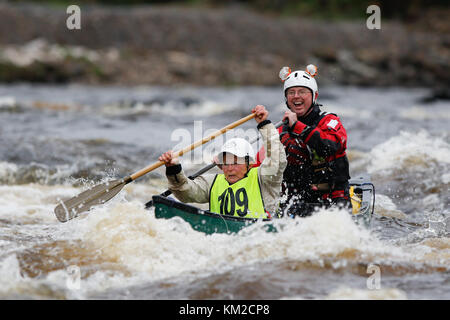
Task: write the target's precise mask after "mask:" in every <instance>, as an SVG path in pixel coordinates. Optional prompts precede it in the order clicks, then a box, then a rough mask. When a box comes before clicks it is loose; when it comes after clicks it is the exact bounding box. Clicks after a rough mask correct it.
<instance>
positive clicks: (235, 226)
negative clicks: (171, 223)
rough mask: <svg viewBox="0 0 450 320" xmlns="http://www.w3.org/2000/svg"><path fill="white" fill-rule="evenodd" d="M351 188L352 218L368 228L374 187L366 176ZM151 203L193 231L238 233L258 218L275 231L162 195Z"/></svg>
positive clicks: (164, 216) (268, 222)
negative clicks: (261, 222) (187, 225)
mask: <svg viewBox="0 0 450 320" xmlns="http://www.w3.org/2000/svg"><path fill="white" fill-rule="evenodd" d="M350 188H351V190H350V191H351V192H350V195H351V198H352V207H353V212H352V218H353V219H354V221H355V222H356V223H357V224H359V225H363V226H365V227H367V228H368V227H369V226H370V222H371V219H372V214H373V210H374V205H375V188H374V186H373V184H372V183H371V182H370V178H368V177H359V178H356V179H352V180H350ZM153 204H154V206H155V216H156V218H158V219H171V218H174V217H180V218H182V219H183V220H185V221H187V222H188V223H189V224H190V225H191V227H192V228H193V229H194V230H196V231H200V232H203V233H206V234H214V233H228V234H230V233H237V232H239V231H240V230H242V229H243V228H245V227H247V226H249V225H251V224H254V223H256V222H257V221H261V220H262V221H263V227H264V228H265V229H266V231H268V232H276V231H277V230H276V228H275V227H274V226H273V224H272V223H271V219H259V220H258V219H248V218H241V217H235V216H226V215H220V214H216V213H212V212H209V211H205V210H201V209H199V208H197V207H194V206H192V205H188V204H185V203H182V202H179V201H176V200H174V199H171V198H166V197H163V196H153Z"/></svg>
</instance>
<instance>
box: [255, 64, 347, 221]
mask: <svg viewBox="0 0 450 320" xmlns="http://www.w3.org/2000/svg"><path fill="white" fill-rule="evenodd" d="M317 74H318V70H317V67H316V66H314V65H312V64H310V65H308V66H307V67H306V70H297V71H291V69H290V68H289V67H283V68H282V69H281V70H280V73H279V77H280V79H281V81H282V82H283V95H284V100H285V103H286V106H287V108H288V110H286V112H285V114H284V116H283V120H288V121H289V123H288V124H287V125H284V126H282V127H280V128H279V129H278V131H279V133H280V140H281V142H282V144H283V145H284V148H285V151H286V156H287V160H288V164H287V167H286V170H285V172H284V176H283V195H285V196H286V197H283V198H285V199H286V201H285V202H284V203H283V204H282V205H281V206H282V208H283V209H284V212H286V213H287V214H289V215H294V216H295V215H298V216H307V215H310V214H311V213H312V212H313V211H314V210H315V208H317V207H329V206H332V205H338V206H341V207H347V208H351V203H350V198H349V183H348V179H350V175H349V163H348V160H347V156H346V149H347V132H346V130H345V128H344V126H343V124H342V122H341V120H340V118H339V117H338V116H337V115H336V114H333V113H328V112H323V111H321V110H320V105H319V104H318V103H317V99H318V97H319V90H318V86H317V82H316V80H315V77H316V76H317ZM262 156H263V155H262ZM262 158H263V157H260V154H258V156H257V159H258V162H259V161H260V160H259V159H262Z"/></svg>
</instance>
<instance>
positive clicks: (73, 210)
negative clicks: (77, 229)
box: [55, 179, 131, 222]
mask: <svg viewBox="0 0 450 320" xmlns="http://www.w3.org/2000/svg"><path fill="white" fill-rule="evenodd" d="M130 181H131V180H130V179H120V180H113V181H109V182H105V183H102V184H99V185H98V186H95V187H93V188H91V189H88V190H86V191H84V192H82V193H80V194H79V195H77V196H76V197H73V198H71V199H69V200H66V201H64V202H61V203H60V204H59V205H57V206H56V207H55V215H56V218H57V219H58V220H59V221H60V222H66V221H69V220H71V219H73V218H75V217H76V216H77V215H78V214H80V213H81V212H84V211H88V210H89V209H91V208H92V207H93V206H95V205H98V204H103V203H105V202H106V201H108V200H110V199H111V198H112V197H114V196H115V195H116V194H118V193H119V191H120V190H122V188H123V187H124V186H125V185H126V184H127V183H128V182H130Z"/></svg>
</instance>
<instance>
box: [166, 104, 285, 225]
mask: <svg viewBox="0 0 450 320" xmlns="http://www.w3.org/2000/svg"><path fill="white" fill-rule="evenodd" d="M252 113H255V114H256V116H255V120H256V122H257V124H258V126H257V128H258V130H259V132H260V134H261V136H262V139H263V144H264V150H267V151H266V154H265V158H264V161H263V162H262V163H261V166H259V167H253V164H254V162H255V152H254V150H253V148H252V146H251V145H250V143H248V142H247V141H246V140H245V139H242V138H233V139H230V140H228V141H227V142H226V143H225V144H224V145H223V146H222V148H221V150H220V152H219V153H218V154H217V155H216V157H215V159H214V160H215V161H216V163H217V166H218V167H219V168H220V169H221V170H222V172H223V173H220V174H205V175H203V176H199V177H197V178H196V179H195V180H190V179H188V178H187V177H186V175H185V174H184V172H183V170H182V167H181V164H180V163H179V160H178V158H173V153H172V151H169V152H166V153H164V154H162V155H161V156H160V157H159V160H160V161H163V162H164V164H165V166H166V176H167V179H168V182H169V190H170V191H172V193H173V194H174V195H175V197H177V198H178V199H179V200H180V201H182V202H187V203H209V211H211V212H214V213H218V214H224V215H230V216H237V217H244V218H270V217H271V214H273V213H275V212H276V211H277V209H278V203H279V195H280V191H281V182H282V179H283V172H284V169H285V167H286V163H287V161H286V155H285V152H284V147H283V145H282V144H281V142H280V139H279V135H278V131H277V129H276V128H275V126H274V125H273V124H272V123H271V121H270V120H268V119H267V118H268V115H269V112H268V111H267V110H266V109H265V107H264V106H262V105H257V106H256V107H255V108H253V109H252Z"/></svg>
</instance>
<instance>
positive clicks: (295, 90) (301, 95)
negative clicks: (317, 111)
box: [286, 87, 313, 117]
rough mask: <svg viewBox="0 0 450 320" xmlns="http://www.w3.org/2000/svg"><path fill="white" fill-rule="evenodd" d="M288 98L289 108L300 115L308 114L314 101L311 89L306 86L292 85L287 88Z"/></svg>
mask: <svg viewBox="0 0 450 320" xmlns="http://www.w3.org/2000/svg"><path fill="white" fill-rule="evenodd" d="M286 98H287V104H288V106H289V109H291V111H292V112H295V113H296V114H297V116H298V117H303V116H305V115H306V112H307V111H308V109H309V107H311V104H312V101H313V97H312V92H311V90H309V89H308V88H305V87H292V88H289V89H287V91H286Z"/></svg>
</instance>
